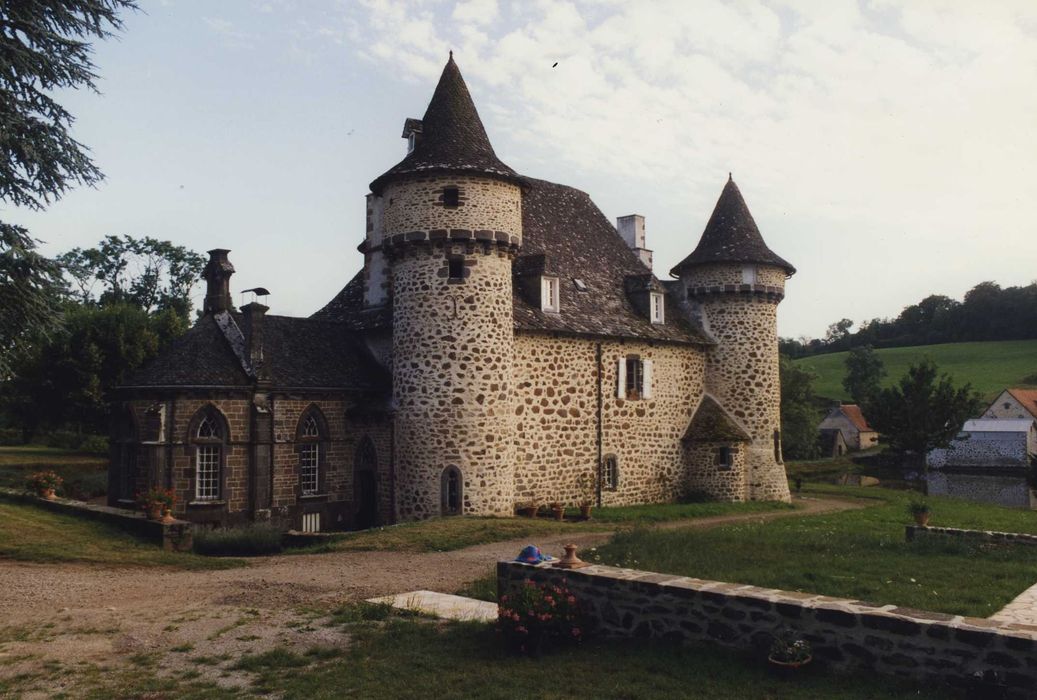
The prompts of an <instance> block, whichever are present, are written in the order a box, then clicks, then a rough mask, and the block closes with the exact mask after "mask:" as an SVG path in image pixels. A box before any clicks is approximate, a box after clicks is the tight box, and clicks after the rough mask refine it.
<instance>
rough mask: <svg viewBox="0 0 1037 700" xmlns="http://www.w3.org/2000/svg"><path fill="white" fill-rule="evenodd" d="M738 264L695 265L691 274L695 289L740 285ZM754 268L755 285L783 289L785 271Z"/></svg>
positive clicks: (763, 266)
mask: <svg viewBox="0 0 1037 700" xmlns="http://www.w3.org/2000/svg"><path fill="white" fill-rule="evenodd" d="M743 267H747V265H740V264H729V263H722V264H713V265H697V266H695V269H694V272H693V273H692V274H693V276H694V279H695V282H694V286H696V287H711V286H716V285H725V284H742V281H743V277H742V268H743ZM753 267H755V268H756V284H759V285H766V286H770V287H781V288H784V287H785V271H784V270H782V269H781V268H780V267H771V266H769V265H754V266H753Z"/></svg>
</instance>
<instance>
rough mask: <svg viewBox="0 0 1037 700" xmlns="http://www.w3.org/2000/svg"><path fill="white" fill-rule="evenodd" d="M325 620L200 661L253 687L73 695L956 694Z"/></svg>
mask: <svg viewBox="0 0 1037 700" xmlns="http://www.w3.org/2000/svg"><path fill="white" fill-rule="evenodd" d="M327 624H329V625H333V626H339V625H342V626H344V627H345V628H346V629H347V630H348V632H349V633H350V635H351V637H352V641H351V644H350V646H349V648H348V649H345V650H342V649H333V648H321V647H315V648H312V649H308V650H305V651H294V652H293V651H291V650H288V649H284V648H278V649H274V650H272V651H269V652H266V653H263V654H259V655H244V656H240V657H237V658H219V659H206V660H204V661H205V662H206V663H209V664H217V665H218V667H219V669H220V670H221V671H226V672H230V671H238V672H246V673H248V674H249V679H250V680H251V687H250V688H249V689H248V691H246V692H245V693H232V692H231V691H230V690H229V689H225V688H220V687H219V686H217V685H216V684H215V683H213V682H212V681H203V680H200V679H198V673H197V672H196V671H193V670H188V671H186V672H181V673H180V674H179V675H178V676H176V677H170V675H169V674H160V673H159V668H160V667H161V666H162V661H161V659H157V658H149V659H147V663H144V661H145V659H143V658H142V659H141V660H140V661H141V663H139V664H138V665H137V667H136V668H131V669H108V670H106V672H105V673H103V674H102V673H99V672H97V671H95V670H93V669H91V670H85V672H84V669H76V670H75V676H74V677H75V678H76V679H77V680H76V683H77V688H76V690H77V694H78V695H82V696H84V697H88V698H98V699H99V700H101V699H104V698H110V697H176V698H182V699H183V700H200V699H202V698H217V697H228V696H231V695H234V696H238V697H240V696H242V695H247V696H249V697H254V696H257V695H258V696H265V697H279V698H287V699H293V698H299V699H305V700H312V699H313V698H342V697H356V698H365V699H368V698H369V699H371V700H379V699H381V698H385V699H386V700H406V699H409V698H428V697H436V698H443V699H444V700H446V699H449V698H488V699H493V698H500V699H505V698H507V699H512V698H536V699H538V700H540V699H545V700H550V699H552V698H558V699H562V698H573V697H586V698H625V699H628V700H638V699H641V698H645V699H648V698H665V697H708V698H718V699H724V698H737V699H739V700H741V699H752V698H761V699H762V698H790V699H795V698H832V697H838V698H849V699H851V700H852V699H864V698H872V699H875V700H878V699H879V698H890V697H908V696H910V697H917V698H953V697H956V696H955V694H954V693H953V692H951V691H949V689H945V688H933V687H932V686H931V684H930V686H928V687H925V686H922V685H921V684H917V683H907V682H899V681H895V680H890V679H886V678H881V677H876V676H874V675H864V674H855V675H845V674H842V675H836V674H829V673H825V672H824V671H823V670H822V669H819V668H811V669H809V671H808V672H807V673H805V674H804V675H803V676H802V677H800V678H797V679H796V682H795V683H791V682H788V681H785V680H781V679H777V678H775V677H774V676H772V675H771V674H769V673H768V672H767V669H766V664H765V663H764V662H762V661H761V660H760V659H758V658H754V657H752V656H749V655H744V654H739V653H734V652H728V651H721V650H717V649H715V648H710V647H704V646H683V647H681V646H672V645H664V644H657V643H650V642H643V641H637V642H634V641H630V642H608V643H605V642H595V641H590V642H586V643H584V644H582V645H579V646H572V647H568V648H563V649H559V650H557V651H555V652H553V653H548V654H545V655H544V656H542V657H540V658H536V659H531V658H525V657H517V656H514V655H511V654H509V653H507V652H505V651H504V649H503V647H502V644H501V641H500V639H499V638H498V637H497V635H496V632H495V631H494V629H493V627H492V626H491V625H486V624H478V623H453V622H441V621H435V620H428V619H423V618H415V617H413V616H410V615H406V614H401V613H395V612H391V611H389V610H386V609H385V608H381V607H375V606H367V607H366V609H363V608H360V606H350V607H349V608H346V609H343V610H341V611H339V613H338V614H336V615H335V616H334V617H333V618H332V620H331V621H329V622H327ZM201 662H202V660H199V663H201ZM12 689H13V688H12ZM2 690H3V684H2V682H0V691H2Z"/></svg>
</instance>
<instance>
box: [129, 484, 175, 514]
mask: <svg viewBox="0 0 1037 700" xmlns="http://www.w3.org/2000/svg"><path fill="white" fill-rule="evenodd" d="M175 504H176V491H174V490H173V489H163V488H159V487H158V486H152V487H151V488H150V489H148V490H147V491H145V492H143V493H138V494H137V505H138V506H140V508H141V510H151V509H152V508H159V509H162V510H164V509H166V508H172V507H173V506H174V505H175Z"/></svg>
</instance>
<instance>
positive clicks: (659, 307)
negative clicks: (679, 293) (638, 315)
mask: <svg viewBox="0 0 1037 700" xmlns="http://www.w3.org/2000/svg"><path fill="white" fill-rule="evenodd" d="M650 301H651V305H652V309H651V311H652V315H651V320H652V323H663V321H664V311H663V309H664V306H663V295H662V294H660V293H659V292H652V293H651V298H650Z"/></svg>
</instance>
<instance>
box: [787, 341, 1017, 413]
mask: <svg viewBox="0 0 1037 700" xmlns="http://www.w3.org/2000/svg"><path fill="white" fill-rule="evenodd" d="M876 352H877V353H878V356H879V357H881V358H882V361H883V363H885V365H886V378H885V380H884V381H883V385H884V386H892V385H893V384H894V383H895V382H897V381H899V379H900V378H901V377H903V376H904V374H905V373H907V368H908V367H909V366H910V365H912V364H914V363H917V362H918V361H919V360H921V359H922V358H923V357H925V356H926V355H928V356H929V357H930V358H932V360H933V361H934V362H935V363H936V364H937V365H939V367H940V370H941V371H944V372H948V373H949V374H950V375H951V376H952V377H954V380H955V382H956V383H959V384H963V383H965V382H970V383H971V384H972V388H973V389H975V390H976V391H978V392H979V393H980V394H982V395H983V397H984V398H985V399H986V400H990V401H992V400H993V399H994V398H995V397H996V396H997V394H999V393H1000V392H1001V390H1002V389H1004V388H1005V387H1010V386H1023V385H1027V384H1030V385H1034V384H1037V340H1004V341H996V342H995V341H991V342H982V343H946V344H943V345H920V346H915V347H909V348H881V349H879V350H876ZM846 355H847V353H845V352H837V353H832V354H829V355H815V356H813V357H804V358H801V359H798V360H796V361H795V362H796V364H797V365H799V366H800V367H805V368H808V369H810V370H812V371H814V372H815V373H816V374H817V375H818V378H817V380H816V381H815V382H814V393H816V394H817V395H818V396H825V397H828V398H831V399H840V400H843V401H848V400H849V398H850V397H849V395H848V394H847V393H846V390H845V389H843V385H842V381H843V376H844V374H845V373H846V366H845V363H846Z"/></svg>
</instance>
